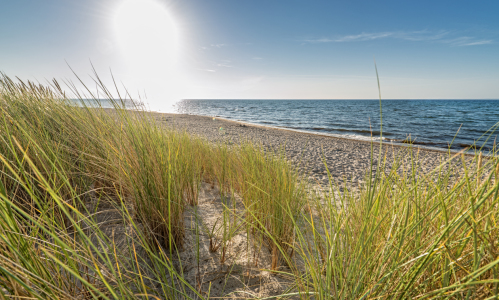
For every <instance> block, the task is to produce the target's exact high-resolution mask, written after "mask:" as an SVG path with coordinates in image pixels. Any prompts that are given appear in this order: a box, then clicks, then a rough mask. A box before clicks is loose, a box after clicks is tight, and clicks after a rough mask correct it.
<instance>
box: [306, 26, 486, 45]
mask: <svg viewBox="0 0 499 300" xmlns="http://www.w3.org/2000/svg"><path fill="white" fill-rule="evenodd" d="M452 36H454V38H452ZM455 36H456V34H453V33H451V32H449V31H447V30H439V31H429V30H420V31H391V32H390V31H386V32H372V33H366V32H362V33H360V34H355V35H344V36H336V37H334V38H328V37H322V38H309V39H301V40H299V41H300V42H305V43H347V42H364V41H373V40H379V39H388V38H391V39H398V40H406V41H415V42H439V43H445V44H449V45H452V46H475V45H486V44H491V43H493V40H490V39H487V40H482V39H478V38H474V37H469V36H461V37H455Z"/></svg>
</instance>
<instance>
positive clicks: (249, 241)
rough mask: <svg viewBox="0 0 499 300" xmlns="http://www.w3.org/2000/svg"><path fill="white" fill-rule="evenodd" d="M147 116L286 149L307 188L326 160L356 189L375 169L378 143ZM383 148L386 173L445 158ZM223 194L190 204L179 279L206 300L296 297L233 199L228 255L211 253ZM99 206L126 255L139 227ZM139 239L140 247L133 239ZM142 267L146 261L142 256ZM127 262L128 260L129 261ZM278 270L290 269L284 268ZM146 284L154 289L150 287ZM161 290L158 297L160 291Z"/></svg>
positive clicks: (213, 137) (320, 178)
mask: <svg viewBox="0 0 499 300" xmlns="http://www.w3.org/2000/svg"><path fill="white" fill-rule="evenodd" d="M152 115H153V116H154V118H156V120H157V121H158V122H160V124H162V125H163V126H165V127H168V128H174V129H177V130H181V131H186V132H188V133H190V134H193V135H196V136H198V137H200V138H202V139H205V140H207V141H209V142H226V143H229V144H238V143H240V142H242V141H247V140H249V141H252V142H256V143H261V144H263V145H264V146H266V147H268V148H270V149H279V148H281V147H284V151H285V153H286V156H287V157H288V159H289V160H290V161H291V162H292V163H293V164H295V165H296V166H297V167H299V168H300V169H301V170H302V171H303V172H305V174H307V175H306V176H308V179H309V180H310V181H311V182H312V183H317V186H322V187H324V186H327V184H328V177H327V172H326V166H325V165H324V161H325V162H326V164H327V167H328V168H329V171H330V173H331V175H332V178H333V179H334V180H340V181H342V182H347V183H348V184H350V185H352V186H358V185H359V184H361V183H362V182H363V180H364V179H365V177H364V175H365V174H366V171H367V170H368V169H369V166H370V165H371V163H372V164H373V165H375V166H376V165H377V158H378V155H379V144H378V143H374V144H371V143H370V142H363V141H358V140H349V139H342V138H335V137H330V136H324V135H316V134H307V133H302V132H296V131H292V130H285V129H277V128H270V127H264V126H257V125H251V124H246V123H241V122H235V121H229V120H223V119H218V118H215V119H214V118H212V117H205V116H194V115H177V114H164V113H152ZM382 151H383V159H384V160H385V158H386V168H390V167H391V166H392V164H393V162H394V160H395V159H396V158H397V157H402V158H403V159H404V160H405V167H407V168H410V165H411V161H410V159H409V158H408V155H407V154H409V153H410V152H411V151H413V153H414V154H415V155H417V156H418V159H417V160H416V163H417V164H419V165H420V166H421V167H422V168H423V169H422V170H423V172H424V171H428V170H430V169H431V168H433V167H434V166H436V165H438V164H440V162H441V161H442V160H445V159H447V158H448V154H447V153H445V152H437V151H428V150H423V149H418V148H413V149H411V148H408V147H396V146H391V145H390V146H386V145H385V146H384V148H383V150H382ZM371 153H373V155H372V156H371ZM371 157H372V158H371ZM220 194H221V193H220V190H219V189H218V187H217V186H216V185H214V184H210V183H206V182H203V183H202V185H201V189H200V193H199V198H198V205H196V206H188V207H187V209H186V211H185V213H184V225H185V233H186V235H185V239H184V248H183V250H182V251H181V252H180V253H179V256H178V258H179V260H176V267H177V271H178V272H179V273H181V274H183V277H184V279H185V280H186V282H188V283H189V284H190V285H191V286H192V287H195V288H196V289H197V290H198V291H199V292H200V293H201V294H203V295H204V296H208V293H209V296H210V298H217V297H223V298H228V299H230V298H233V299H242V298H258V297H272V296H277V295H281V294H283V293H286V292H296V290H295V289H294V288H293V281H292V280H291V279H290V278H286V277H285V276H282V275H279V274H277V273H273V272H269V271H267V270H269V269H270V267H271V255H270V252H269V251H268V250H267V249H266V247H264V246H263V247H262V246H261V244H260V243H258V242H257V241H255V240H254V237H253V236H252V235H251V234H248V232H246V231H245V230H244V226H243V227H239V226H238V222H239V223H240V222H242V220H244V207H243V204H242V201H241V199H240V198H239V197H238V195H233V196H232V197H230V198H229V200H225V204H226V205H228V206H229V207H234V209H233V210H232V211H231V212H230V213H229V220H230V222H232V226H231V228H233V229H235V230H234V232H233V233H232V234H230V237H229V238H227V239H226V240H227V244H226V248H225V249H226V253H225V255H224V254H223V252H222V249H223V248H224V247H223V245H222V244H220V245H219V247H218V249H211V250H210V239H211V240H212V242H215V243H217V242H218V243H219V242H220V241H221V240H223V237H222V236H223V233H222V231H221V230H220V228H221V227H220V225H221V223H222V221H221V218H222V216H223V210H224V209H223V205H224V203H223V202H222V199H221V196H220ZM97 203H99V201H98V200H97V196H96V195H95V193H93V195H92V196H91V197H90V199H89V201H88V204H87V205H89V211H95V212H96V216H98V217H97V220H96V221H97V223H98V224H100V226H99V227H101V230H103V232H104V233H105V234H106V235H108V236H109V237H110V238H113V239H114V240H115V241H116V243H117V244H118V245H121V247H123V249H122V250H123V252H124V253H126V252H127V250H129V249H127V246H126V245H129V244H130V243H129V241H130V240H134V239H136V238H137V236H138V233H137V232H136V230H140V228H141V227H140V226H139V227H134V226H132V224H128V223H127V222H125V224H124V223H123V221H121V222H120V221H119V220H123V219H124V218H123V216H122V215H121V213H120V210H117V209H113V208H112V205H111V206H109V205H107V206H106V205H103V204H102V202H101V204H99V207H97V206H95V205H97ZM127 209H128V210H129V212H130V213H131V214H132V215H133V214H134V213H133V207H129V208H127ZM125 219H126V218H125ZM139 225H140V224H139ZM236 229H237V230H236ZM93 238H96V237H93ZM136 242H137V243H136V244H139V241H138V240H137V241H136ZM259 245H260V246H259ZM255 246H257V247H255ZM141 252H142V251H140V249H139V250H138V253H139V256H142V255H140V254H141ZM143 262H144V263H146V262H147V259H146V258H145V257H144V260H143ZM131 263H133V261H130V263H129V264H131ZM126 265H128V263H127V264H126ZM300 265H302V264H300V263H299V262H297V267H298V268H301V267H300ZM280 271H282V272H287V271H290V270H288V269H286V267H281V268H280ZM145 274H146V273H145ZM146 275H147V274H146ZM149 283H151V284H152V286H154V283H153V282H148V284H149ZM158 292H159V293H161V291H160V290H159V287H158ZM188 294H190V296H191V297H193V298H196V296H195V295H194V293H192V292H188ZM296 297H297V296H296ZM296 297H295V298H296ZM291 298H293V297H291Z"/></svg>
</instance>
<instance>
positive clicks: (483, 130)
mask: <svg viewBox="0 0 499 300" xmlns="http://www.w3.org/2000/svg"><path fill="white" fill-rule="evenodd" d="M172 112H175V113H182V114H192V115H204V116H210V117H219V118H224V119H229V120H237V121H242V122H246V123H252V124H258V125H263V126H269V127H277V128H286V129H290V130H296V131H303V132H309V133H316V134H321V135H330V136H335V137H343V138H349V139H356V140H375V141H379V139H380V138H381V139H383V140H384V141H385V142H387V143H394V144H404V145H409V144H410V145H415V146H419V147H423V148H430V149H438V150H449V149H450V150H453V151H460V150H462V149H465V148H471V149H473V150H474V149H477V150H482V151H484V152H487V153H490V152H491V151H494V149H495V144H496V142H499V140H498V139H497V138H498V134H499V130H495V129H497V127H498V126H499V123H498V122H499V100H382V101H381V107H380V101H379V100H182V101H180V102H178V103H176V104H175V105H174V107H173V111H172Z"/></svg>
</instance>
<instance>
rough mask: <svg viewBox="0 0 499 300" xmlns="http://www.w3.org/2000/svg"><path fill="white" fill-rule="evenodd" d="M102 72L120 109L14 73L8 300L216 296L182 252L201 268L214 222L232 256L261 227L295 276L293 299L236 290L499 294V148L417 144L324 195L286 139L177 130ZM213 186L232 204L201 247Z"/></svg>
mask: <svg viewBox="0 0 499 300" xmlns="http://www.w3.org/2000/svg"><path fill="white" fill-rule="evenodd" d="M96 81H97V82H98V85H99V88H100V89H101V90H102V92H103V94H106V95H108V96H109V98H110V100H111V101H113V103H114V106H115V107H114V109H112V110H110V109H103V108H100V107H90V106H88V104H87V103H86V102H85V101H83V99H84V98H88V97H86V96H85V97H84V96H83V95H82V96H80V98H81V101H80V102H79V103H78V105H75V102H74V100H69V99H68V98H67V97H66V95H65V93H64V92H63V91H62V89H61V88H60V86H59V84H58V83H57V82H55V81H54V82H53V83H52V84H51V85H50V86H48V87H47V86H42V85H35V84H33V83H30V82H28V83H23V82H21V81H16V82H14V81H12V80H11V79H10V78H8V77H7V76H5V75H3V76H2V78H1V79H0V109H1V118H0V122H1V123H2V124H1V126H0V198H1V201H0V215H1V216H0V297H2V298H3V299H8V298H15V299H27V298H33V299H74V298H81V299H125V298H126V299H128V298H130V299H135V298H140V299H144V298H146V299H147V298H148V297H150V299H153V298H154V299H208V298H210V296H211V295H210V287H211V285H210V284H211V283H210V284H208V285H205V286H208V288H206V289H204V290H203V288H202V284H201V283H200V282H199V281H201V280H202V277H201V276H198V277H197V284H193V283H192V282H189V280H188V279H187V277H186V276H187V274H186V273H184V269H185V268H184V266H183V264H184V262H183V261H182V259H181V253H182V252H183V251H194V252H195V253H197V254H196V257H197V264H198V267H197V268H198V270H200V267H199V264H200V261H199V260H200V258H199V255H200V254H199V253H200V251H201V250H200V247H201V246H200V242H199V240H200V239H199V238H200V235H202V234H203V232H204V231H207V232H208V235H209V237H210V242H212V243H213V247H210V249H209V250H210V252H217V253H219V257H220V259H219V263H220V264H221V265H223V264H225V263H226V262H227V261H228V258H227V253H228V251H229V250H228V249H229V248H230V243H231V239H232V238H233V237H234V236H235V235H236V234H238V233H239V232H246V233H247V234H246V237H247V239H248V242H247V245H248V246H247V247H248V248H249V249H250V250H247V251H248V252H250V253H257V252H258V251H260V249H265V250H263V251H267V252H268V253H269V255H270V260H269V261H258V257H257V256H255V257H254V258H253V260H252V261H251V265H252V266H253V268H258V269H260V270H265V271H268V272H270V273H271V274H274V275H275V276H281V277H283V278H286V280H287V281H288V283H289V284H288V287H289V288H287V289H285V290H283V291H282V293H280V294H279V295H272V296H269V295H263V296H262V295H260V296H259V295H258V294H254V293H253V294H251V293H248V292H247V291H246V293H242V294H237V295H236V294H228V295H224V296H223V297H224V298H231V297H236V296H237V297H242V296H241V295H246V297H248V298H259V297H261V298H266V297H267V299H268V297H272V298H276V297H280V298H281V299H287V298H292V299H408V298H417V299H434V298H435V299H437V298H438V299H494V298H495V297H497V295H499V250H497V249H499V224H498V219H499V213H498V211H499V210H498V205H499V160H498V157H497V155H495V154H492V155H490V156H487V157H485V156H483V155H481V154H480V153H479V152H477V153H476V155H475V156H473V157H470V156H464V154H463V153H457V154H449V156H448V158H447V159H446V160H442V161H441V163H440V165H439V166H438V167H436V168H434V169H433V170H432V171H431V172H424V171H423V170H422V169H419V167H418V166H419V165H418V163H417V162H418V157H417V153H415V152H412V151H409V153H408V154H407V156H404V157H400V159H399V160H397V161H396V162H395V163H394V164H393V165H392V167H391V168H390V169H388V168H387V167H385V166H384V165H383V158H382V157H380V159H378V162H379V164H380V165H379V166H378V167H376V166H373V167H376V170H375V171H372V172H367V174H368V175H367V176H366V180H365V184H363V185H361V186H351V185H349V184H346V183H341V182H335V181H334V180H333V178H332V176H330V186H329V187H328V188H327V189H325V190H323V191H320V192H317V191H316V190H314V189H312V186H311V185H310V183H308V182H306V181H305V180H304V177H303V176H302V174H300V173H299V172H298V171H297V169H296V168H295V167H294V166H293V165H292V164H291V163H290V162H288V161H287V160H286V158H285V155H284V151H285V150H284V149H268V148H265V147H263V146H262V145H260V144H258V143H255V142H246V143H242V144H241V145H228V144H213V143H208V142H206V141H205V140H202V139H201V138H199V137H194V136H190V135H188V134H186V133H184V132H179V131H176V130H173V129H171V128H170V129H168V128H164V127H161V126H160V125H159V124H158V123H157V122H156V121H155V120H154V118H152V117H151V115H150V114H149V113H148V112H147V111H146V110H144V109H143V108H141V107H140V106H138V105H137V106H136V107H134V109H131V110H130V109H125V107H124V106H125V105H124V102H123V101H122V100H112V99H113V97H111V93H110V92H109V90H107V88H106V87H105V86H104V85H102V84H101V83H100V81H99V80H96ZM87 92H88V93H90V91H87ZM96 101H97V100H96ZM96 103H98V101H97V102H96ZM380 147H382V144H381V145H380ZM380 153H382V152H381V151H380ZM407 159H409V164H407V163H406V161H407ZM202 182H207V183H210V184H211V185H212V186H218V188H219V191H220V199H222V205H223V207H224V210H223V213H222V215H221V216H220V222H218V223H216V224H215V225H214V226H213V227H212V228H208V229H207V230H203V229H202V228H199V227H198V225H196V226H195V227H194V230H193V232H194V235H195V236H196V243H195V246H194V248H195V249H186V247H185V245H184V244H185V239H186V236H187V235H188V234H187V233H186V228H188V226H187V224H185V218H184V216H185V215H186V213H187V212H188V211H190V210H194V211H195V208H196V206H197V205H198V193H199V191H200V189H201V185H202ZM237 199H241V204H242V207H243V210H244V213H243V214H237V213H235V211H236V210H237V208H236V206H237V205H236V201H237ZM196 218H197V217H196ZM196 224H198V222H197V221H196ZM251 249H253V250H251ZM229 269H230V268H229ZM198 275H199V271H198Z"/></svg>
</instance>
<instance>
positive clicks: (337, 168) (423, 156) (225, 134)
mask: <svg viewBox="0 0 499 300" xmlns="http://www.w3.org/2000/svg"><path fill="white" fill-rule="evenodd" d="M153 114H154V117H155V118H156V119H157V120H158V121H159V122H161V123H162V124H163V125H164V126H167V127H170V128H175V129H178V130H181V131H186V132H188V133H190V134H193V135H196V136H199V137H201V138H203V139H206V140H208V141H211V142H228V143H234V144H237V143H240V142H241V141H247V140H249V141H252V142H256V143H261V144H263V145H264V146H266V147H272V148H274V149H279V148H280V147H284V149H285V151H286V156H287V157H288V159H290V160H292V161H293V162H294V163H296V165H297V166H299V168H300V169H301V170H302V171H304V172H305V174H306V175H307V176H309V179H310V180H311V181H312V182H317V183H320V184H322V185H323V184H327V183H328V175H327V171H326V166H325V165H324V160H325V162H326V164H327V167H328V169H329V172H330V173H331V176H332V177H333V178H334V179H335V180H341V181H342V182H343V181H344V180H346V181H347V182H351V183H353V184H354V185H357V184H358V183H361V182H363V181H364V178H365V173H366V170H368V169H369V166H370V165H371V153H373V155H372V159H373V160H372V162H373V166H376V165H377V163H378V157H379V142H376V141H375V142H374V143H373V144H372V143H371V142H368V141H360V140H352V139H343V138H336V137H331V136H327V135H318V134H313V133H304V132H298V131H293V130H287V129H280V128H272V127H265V126H259V125H253V124H248V123H243V122H236V121H231V120H225V119H220V118H213V117H207V116H196V115H185V114H167V113H153ZM371 149H372V150H373V151H371ZM411 151H412V153H413V154H414V157H417V158H418V159H417V162H418V163H419V164H420V165H421V167H422V169H421V168H420V169H419V170H423V171H429V170H431V169H432V168H433V167H435V166H437V165H438V164H440V163H441V162H442V161H443V160H445V159H446V158H448V157H449V156H448V153H446V152H443V151H442V152H439V151H432V150H425V149H420V148H417V147H413V148H410V147H405V146H395V145H390V144H386V145H384V146H383V158H384V159H385V158H386V168H385V169H389V168H391V166H392V164H393V162H394V160H395V159H397V158H401V157H403V159H404V160H405V161H406V164H405V165H406V166H407V168H409V169H410V163H409V162H410V156H409V155H408V154H409V153H410V152H411Z"/></svg>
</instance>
